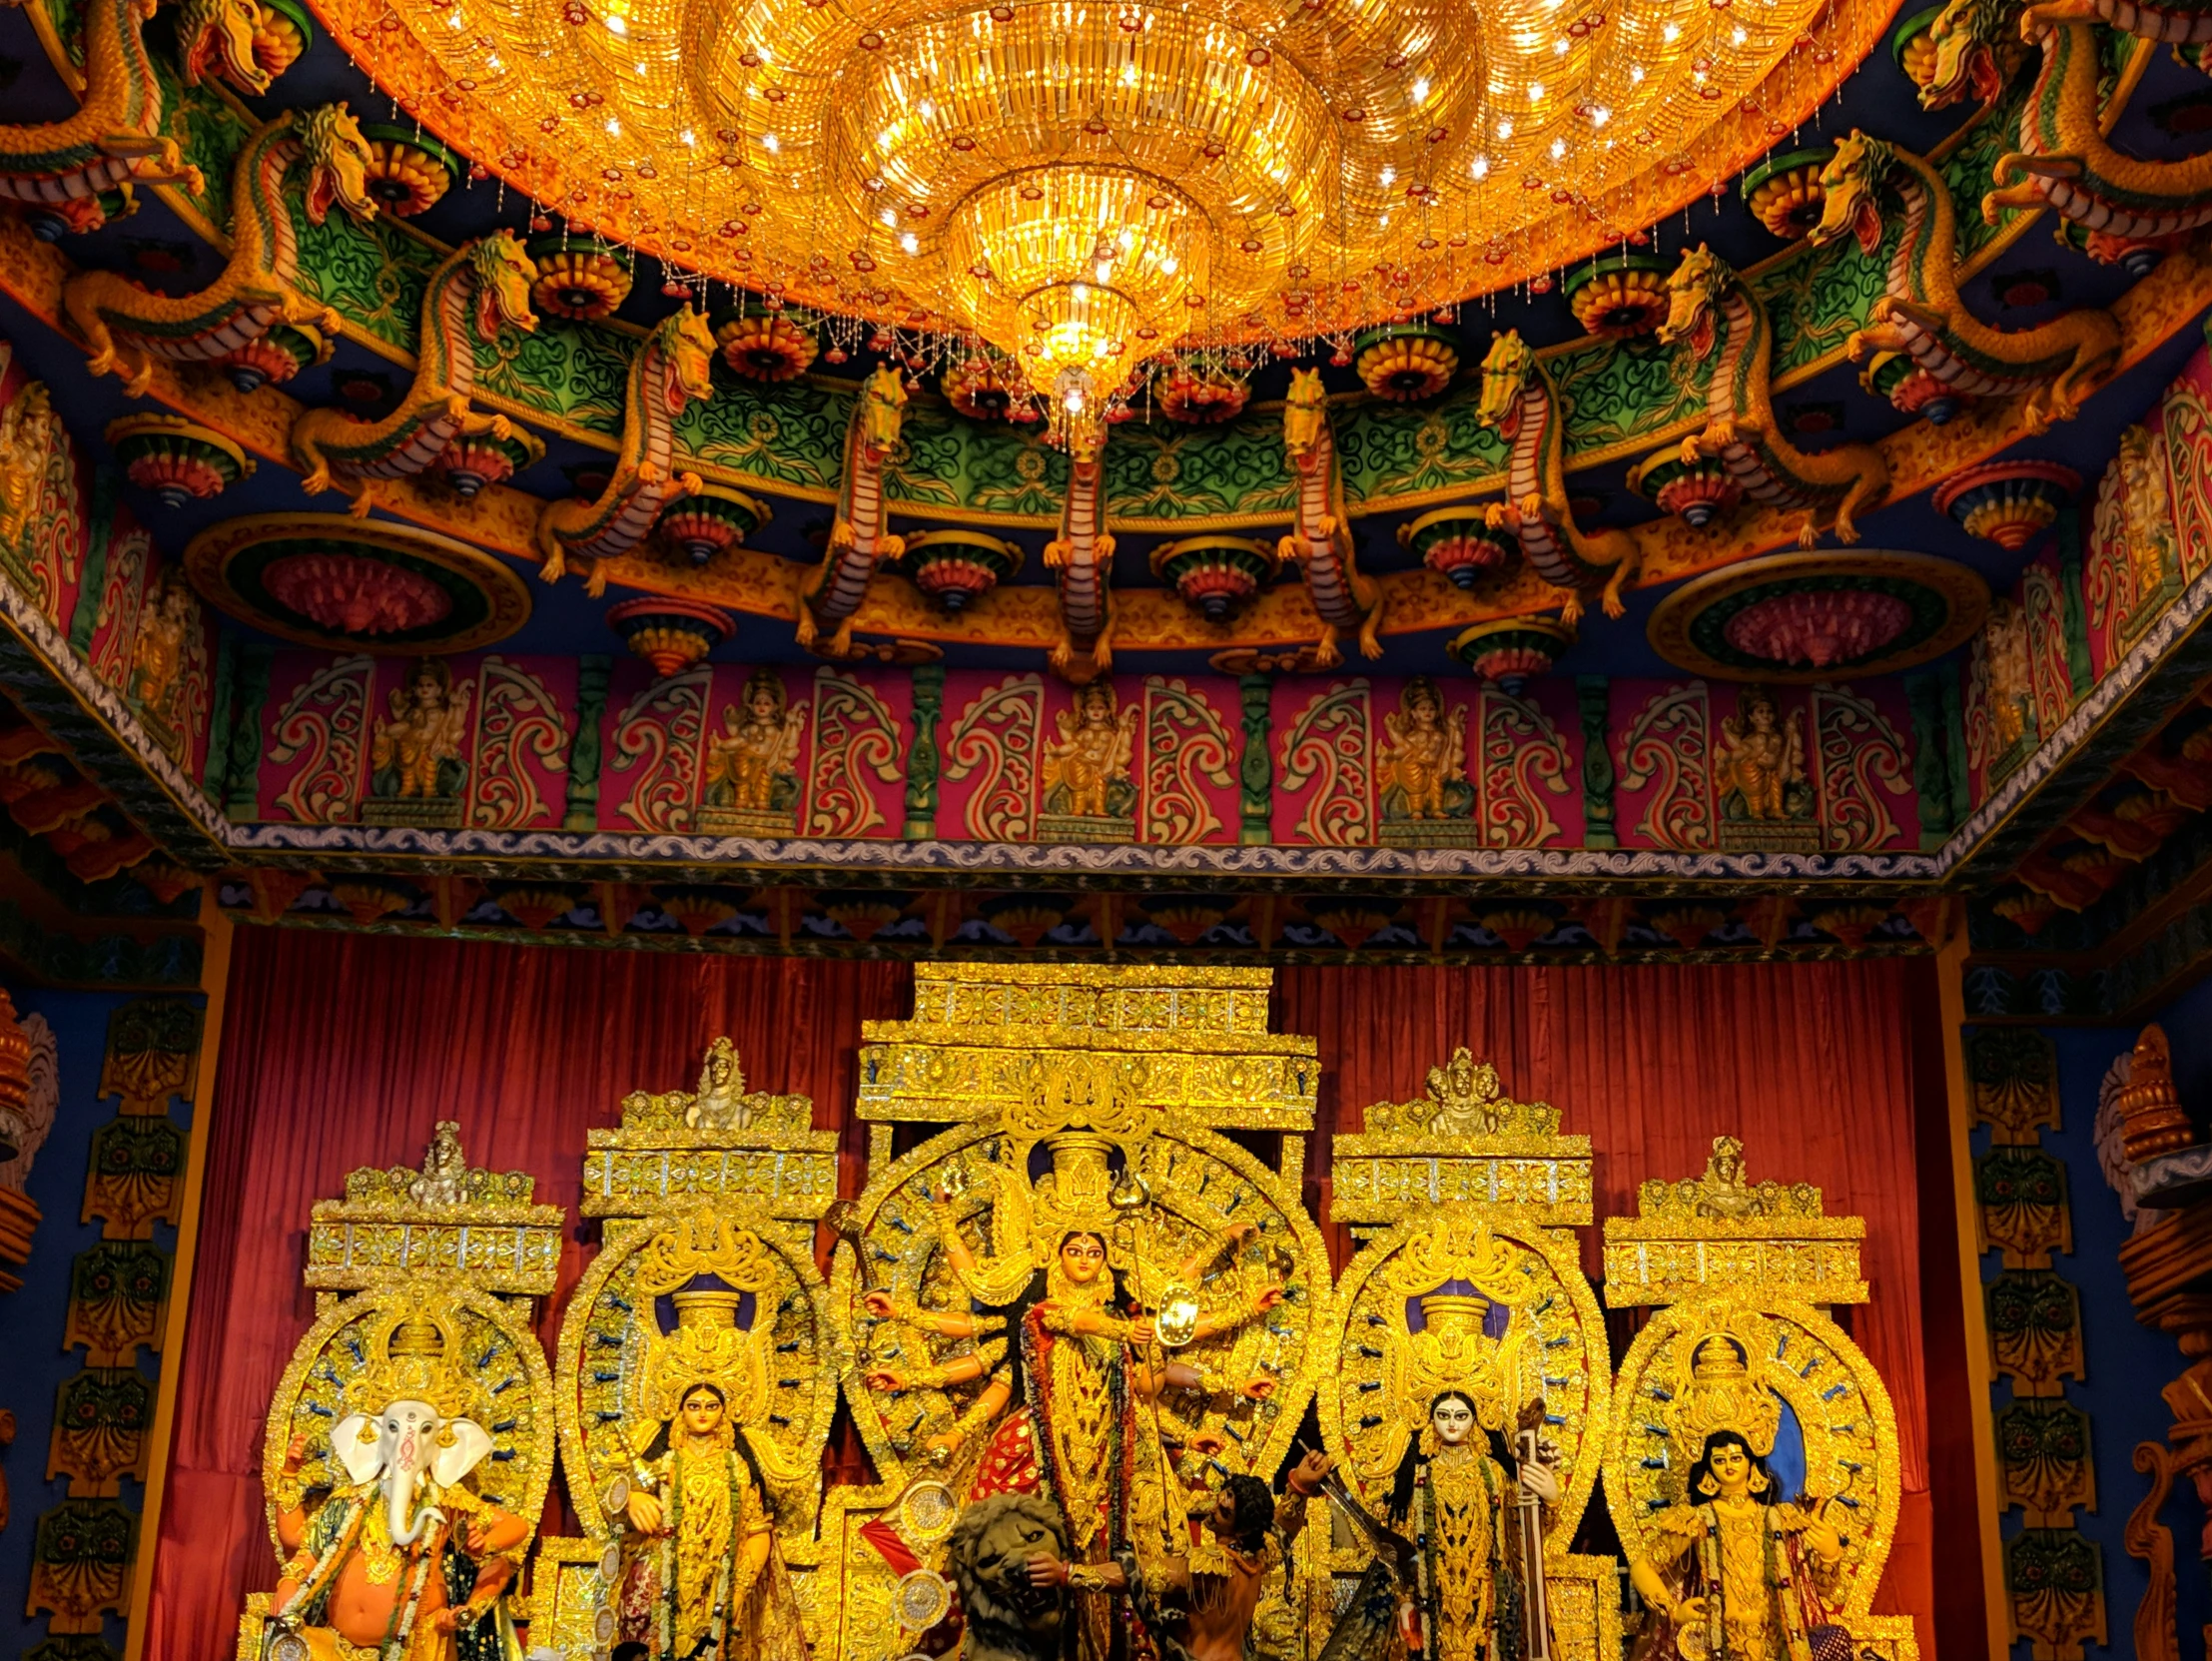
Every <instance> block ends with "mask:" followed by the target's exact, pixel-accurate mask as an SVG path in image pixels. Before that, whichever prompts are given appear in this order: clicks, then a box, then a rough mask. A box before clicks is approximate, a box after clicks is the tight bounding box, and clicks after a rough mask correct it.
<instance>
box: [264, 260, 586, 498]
mask: <svg viewBox="0 0 2212 1661" xmlns="http://www.w3.org/2000/svg"><path fill="white" fill-rule="evenodd" d="M536 281H537V267H536V266H535V265H533V264H532V263H531V262H530V257H529V256H528V255H527V254H525V253H523V252H522V245H521V244H520V243H519V242H517V241H516V240H515V239H514V238H513V237H512V236H511V235H509V234H508V233H507V232H505V231H499V232H495V233H494V234H492V235H491V236H488V237H479V238H477V239H476V240H475V241H473V242H468V243H463V244H462V245H461V246H460V247H459V248H456V249H455V250H454V251H453V252H452V253H451V254H449V255H447V256H446V257H445V260H444V263H443V264H441V265H440V266H439V267H438V268H437V270H436V271H434V272H432V273H431V274H430V281H429V284H428V286H427V288H426V289H425V290H424V291H423V296H422V325H421V329H420V332H419V334H418V336H417V338H416V345H415V366H414V385H413V386H411V387H410V388H408V389H407V394H406V396H405V397H404V398H402V399H401V400H400V401H399V407H398V408H397V409H396V410H394V411H392V412H391V414H390V415H386V416H384V418H383V419H382V420H377V421H364V420H357V419H356V418H355V417H353V416H352V415H347V414H345V413H344V412H343V411H339V410H303V411H302V412H301V413H300V415H299V418H298V419H297V420H295V421H294V422H293V423H292V440H291V448H292V455H293V459H294V460H296V461H298V462H299V463H300V465H301V467H302V468H304V469H305V470H306V472H307V477H306V478H305V479H304V480H303V481H302V484H301V488H303V489H305V490H306V491H307V492H308V493H309V494H310V495H316V494H319V493H321V492H322V491H324V490H327V489H329V488H330V487H331V486H332V485H333V484H336V485H337V486H338V487H339V488H340V489H342V490H344V491H346V492H347V493H348V494H349V495H351V496H352V497H353V498H354V503H353V513H354V516H355V517H357V518H359V517H361V516H363V515H365V514H367V513H368V511H369V507H370V506H371V505H372V504H373V502H374V500H375V492H376V486H377V484H378V483H379V482H381V481H383V480H386V479H392V478H404V477H409V476H411V475H413V474H415V473H419V472H423V471H425V470H427V469H428V468H430V467H432V466H434V465H435V464H436V463H437V461H438V458H439V457H440V456H442V455H444V454H445V453H446V451H447V449H448V448H449V447H450V446H451V445H452V443H453V441H454V440H455V439H456V438H462V437H469V436H474V435H477V434H481V433H489V434H491V435H492V436H493V437H494V438H498V439H502V440H504V439H507V438H510V437H512V436H513V435H514V430H515V429H514V427H513V425H512V423H510V422H509V421H508V419H507V417H506V416H504V415H477V414H476V413H474V412H473V411H471V410H470V409H469V407H468V397H469V394H470V393H471V392H472V391H473V390H474V388H475V384H476V344H477V343H478V342H479V341H480V342H483V343H484V344H486V345H489V344H491V343H493V342H495V341H497V340H498V338H499V331H500V329H501V328H513V329H519V330H522V331H524V332H528V331H530V330H534V329H535V328H536V327H537V314H536V313H534V312H532V311H531V310H530V285H531V284H533V283H535V282H536ZM471 302H473V304H471ZM527 442H528V444H529V445H530V446H534V453H535V455H542V454H543V453H544V445H543V444H542V443H539V441H538V440H537V439H536V438H534V437H529V438H527ZM533 459H534V456H533Z"/></svg>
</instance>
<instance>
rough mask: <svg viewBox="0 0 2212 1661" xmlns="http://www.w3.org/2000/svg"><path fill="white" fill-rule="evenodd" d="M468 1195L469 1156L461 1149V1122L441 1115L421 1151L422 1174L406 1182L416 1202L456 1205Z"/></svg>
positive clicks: (421, 1203) (413, 1201) (410, 1194)
mask: <svg viewBox="0 0 2212 1661" xmlns="http://www.w3.org/2000/svg"><path fill="white" fill-rule="evenodd" d="M467 1197H468V1156H467V1155H466V1154H464V1153H462V1152H461V1146H460V1122H459V1121H458V1120H453V1119H441V1120H439V1121H438V1122H437V1127H436V1129H434V1130H433V1131H432V1132H431V1133H430V1146H429V1147H428V1148H427V1149H426V1150H424V1152H423V1155H422V1174H421V1175H420V1176H419V1177H417V1178H415V1179H414V1181H413V1182H411V1183H409V1184H408V1185H407V1200H408V1201H409V1203H410V1204H413V1205H416V1206H457V1205H459V1204H460V1203H461V1202H462V1201H463V1200H465V1199H466V1198H467Z"/></svg>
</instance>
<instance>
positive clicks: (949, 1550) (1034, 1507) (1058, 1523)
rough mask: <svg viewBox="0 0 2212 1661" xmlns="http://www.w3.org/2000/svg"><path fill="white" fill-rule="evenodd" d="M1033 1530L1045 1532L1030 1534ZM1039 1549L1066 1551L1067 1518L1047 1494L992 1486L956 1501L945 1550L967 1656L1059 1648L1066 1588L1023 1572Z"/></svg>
mask: <svg viewBox="0 0 2212 1661" xmlns="http://www.w3.org/2000/svg"><path fill="white" fill-rule="evenodd" d="M1039 1533H1042V1534H1043V1536H1044V1538H1042V1539H1037V1540H1030V1539H1029V1536H1032V1535H1036V1534H1039ZM1042 1551H1050V1552H1051V1554H1052V1555H1053V1556H1055V1557H1058V1558H1061V1559H1062V1560H1064V1561H1065V1560H1066V1558H1067V1556H1068V1524H1067V1522H1066V1521H1065V1520H1064V1519H1063V1518H1062V1516H1061V1514H1060V1507H1059V1506H1057V1505H1055V1504H1054V1503H1053V1502H1052V1501H1051V1500H1049V1499H1045V1498H1043V1497H1041V1496H1039V1495H1036V1494H993V1495H992V1496H991V1497H990V1498H988V1499H979V1500H977V1501H975V1502H974V1503H973V1504H970V1505H968V1506H966V1507H964V1508H963V1509H962V1511H961V1513H960V1520H959V1521H957V1522H955V1523H954V1524H953V1531H952V1533H951V1534H950V1535H949V1536H948V1537H947V1539H946V1555H947V1558H948V1559H949V1561H950V1563H951V1566H952V1570H953V1584H954V1585H955V1586H957V1587H958V1588H959V1590H960V1606H961V1612H962V1614H963V1616H964V1617H965V1618H966V1620H967V1624H968V1646H967V1648H966V1649H965V1650H963V1651H962V1655H963V1656H964V1658H966V1661H1049V1658H1051V1657H1053V1656H1057V1655H1058V1654H1059V1653H1060V1628H1061V1622H1062V1619H1063V1617H1064V1615H1065V1613H1066V1610H1067V1605H1068V1594H1067V1592H1066V1590H1065V1589H1064V1588H1061V1587H1057V1586H1055V1587H1034V1588H1033V1587H1032V1586H1031V1585H1030V1584H1029V1580H1028V1564H1029V1559H1030V1557H1031V1556H1032V1555H1033V1554H1035V1553H1037V1552H1042ZM987 1563H988V1565H989V1566H988V1567H987Z"/></svg>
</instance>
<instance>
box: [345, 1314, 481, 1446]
mask: <svg viewBox="0 0 2212 1661" xmlns="http://www.w3.org/2000/svg"><path fill="white" fill-rule="evenodd" d="M481 1397H482V1391H481V1389H480V1388H479V1387H478V1386H477V1384H476V1383H475V1381H474V1380H473V1379H471V1378H470V1377H469V1376H468V1373H467V1371H466V1369H465V1366H464V1364H463V1361H462V1357H461V1332H460V1314H459V1311H458V1310H456V1309H455V1308H454V1307H453V1305H452V1302H451V1300H450V1299H449V1298H447V1297H445V1296H444V1295H442V1294H441V1293H439V1292H436V1291H430V1292H427V1293H424V1294H422V1295H420V1296H419V1297H413V1298H408V1299H406V1300H404V1301H402V1302H399V1303H396V1304H394V1305H392V1306H391V1307H389V1308H387V1309H384V1310H383V1311H381V1313H380V1314H379V1315H378V1316H377V1318H376V1319H375V1320H374V1321H373V1322H372V1323H371V1324H370V1326H369V1339H368V1360H367V1362H366V1363H365V1364H364V1365H363V1366H362V1368H361V1370H360V1371H359V1372H357V1373H355V1374H354V1377H353V1379H352V1381H351V1382H350V1383H349V1384H348V1385H347V1387H346V1406H347V1410H348V1411H349V1412H355V1413H378V1412H381V1411H382V1410H383V1408H384V1405H385V1404H386V1403H387V1402H392V1401H427V1402H428V1403H429V1404H430V1405H431V1406H432V1407H435V1408H436V1409H437V1411H438V1416H439V1417H441V1418H474V1417H476V1416H477V1411H478V1408H479V1407H480V1406H481Z"/></svg>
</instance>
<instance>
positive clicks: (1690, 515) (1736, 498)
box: [1629, 448, 1744, 530]
mask: <svg viewBox="0 0 2212 1661" xmlns="http://www.w3.org/2000/svg"><path fill="white" fill-rule="evenodd" d="M1629 485H1630V487H1631V488H1632V489H1635V490H1637V491H1639V492H1640V493H1642V494H1643V495H1645V496H1648V497H1649V498H1650V499H1651V500H1652V501H1653V502H1654V503H1655V504H1656V505H1657V506H1658V507H1659V509H1660V511H1661V512H1663V513H1672V514H1674V515H1675V517H1676V518H1678V519H1680V520H1681V521H1682V522H1683V523H1684V524H1686V525H1688V526H1690V528H1691V529H1693V530H1703V529H1704V528H1705V527H1706V526H1707V525H1709V524H1711V523H1712V522H1713V521H1714V520H1715V519H1717V518H1719V517H1720V516H1721V515H1722V514H1724V513H1727V512H1730V511H1732V510H1733V509H1734V508H1735V507H1736V504H1737V503H1738V502H1740V501H1742V500H1743V498H1744V491H1743V487H1742V486H1741V485H1740V484H1738V483H1737V482H1736V480H1735V479H1733V478H1731V477H1730V476H1729V471H1728V468H1727V466H1726V465H1724V464H1723V463H1722V462H1721V460H1720V459H1719V458H1718V457H1716V456H1710V455H1709V456H1703V457H1701V458H1700V459H1698V460H1696V461H1685V460H1684V459H1683V458H1682V453H1681V451H1680V449H1679V448H1675V449H1663V450H1661V451H1660V452H1659V453H1658V454H1656V455H1652V456H1649V457H1647V458H1646V459H1645V460H1643V461H1642V462H1639V463H1638V464H1637V466H1636V467H1635V468H1633V469H1632V470H1631V471H1630V473H1629Z"/></svg>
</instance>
